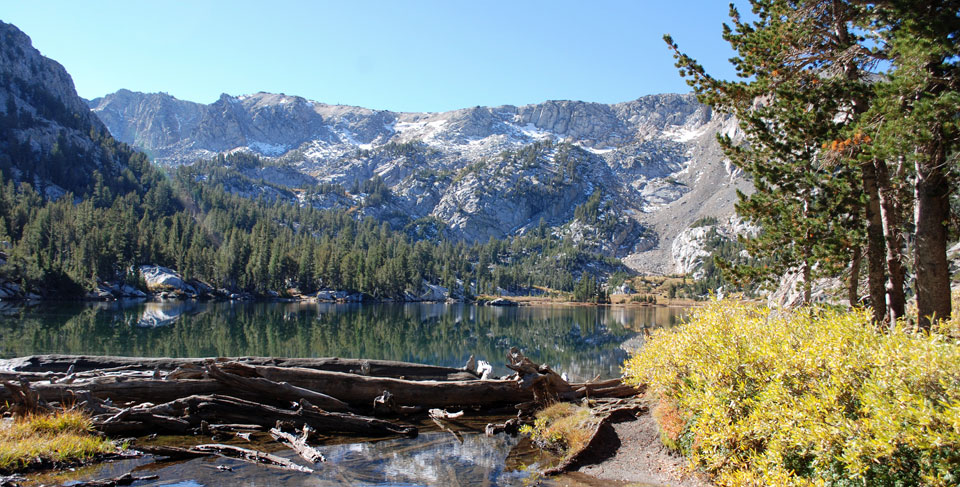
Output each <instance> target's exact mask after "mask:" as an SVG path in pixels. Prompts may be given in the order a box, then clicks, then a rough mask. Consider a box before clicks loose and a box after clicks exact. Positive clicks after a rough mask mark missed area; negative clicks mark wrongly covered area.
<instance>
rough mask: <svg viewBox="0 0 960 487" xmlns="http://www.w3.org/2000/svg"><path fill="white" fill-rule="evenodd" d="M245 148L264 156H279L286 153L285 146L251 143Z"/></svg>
mask: <svg viewBox="0 0 960 487" xmlns="http://www.w3.org/2000/svg"><path fill="white" fill-rule="evenodd" d="M247 147H248V148H250V150H252V151H256V152H259V153H261V154H263V155H265V156H279V155H281V154H283V153H284V152H287V146H285V145H282V144H270V143H267V142H251V143H249V144H247Z"/></svg>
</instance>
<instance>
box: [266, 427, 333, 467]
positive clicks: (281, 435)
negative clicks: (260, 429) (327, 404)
mask: <svg viewBox="0 0 960 487" xmlns="http://www.w3.org/2000/svg"><path fill="white" fill-rule="evenodd" d="M279 426H280V423H278V424H277V427H275V428H271V429H270V436H272V437H273V439H275V440H277V441H279V442H280V443H283V444H284V445H286V446H287V447H288V448H290V449H291V450H293V451H295V452H297V455H300V457H301V458H303V459H304V460H306V461H308V462H310V463H317V462H325V461H326V459H325V458H323V454H322V453H320V452H319V451H318V450H317V449H316V448H313V447H312V446H310V445H308V444H307V440H308V439H309V438H310V434H311V428H310V427H309V426H307V425H303V431H302V432H301V433H300V435H299V436H294V435H292V434H290V433H287V432H285V431H283V430H281V429H280V427H279Z"/></svg>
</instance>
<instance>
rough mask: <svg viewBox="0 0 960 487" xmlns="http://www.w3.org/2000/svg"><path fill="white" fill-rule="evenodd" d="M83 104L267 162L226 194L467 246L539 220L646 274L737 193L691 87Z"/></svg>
mask: <svg viewBox="0 0 960 487" xmlns="http://www.w3.org/2000/svg"><path fill="white" fill-rule="evenodd" d="M89 106H90V108H91V109H92V110H93V112H94V113H95V114H96V115H97V116H98V117H99V118H100V119H101V120H102V121H103V123H104V124H105V125H106V126H107V127H108V128H109V130H110V132H111V133H112V134H113V135H114V136H115V137H117V138H118V139H120V140H121V141H123V142H126V143H128V144H131V145H133V146H135V147H138V148H140V149H142V150H144V151H146V152H147V153H148V154H150V155H151V157H152V158H153V160H154V161H155V162H157V163H159V164H161V165H169V166H175V165H183V164H192V163H194V162H196V161H198V160H203V159H213V158H214V157H215V156H216V155H218V154H227V153H237V152H246V153H251V154H254V155H257V156H260V157H262V158H264V159H266V160H267V161H268V162H266V163H264V164H252V165H247V166H245V167H241V168H235V169H237V171H238V172H239V173H240V175H242V176H243V177H245V178H246V180H247V182H246V183H245V184H242V185H232V184H227V185H226V186H225V187H226V188H227V189H228V190H231V191H233V192H236V193H239V194H245V195H248V196H257V194H258V193H264V191H266V193H267V194H266V195H265V196H267V197H283V198H290V199H292V198H296V199H298V200H299V201H300V203H301V204H308V205H313V206H319V207H330V206H332V207H344V208H355V209H358V211H360V212H361V213H362V214H368V215H372V216H375V217H377V218H379V219H381V220H385V221H390V222H391V223H393V224H394V226H395V227H397V226H402V225H409V224H410V223H412V222H417V221H422V220H424V219H430V220H436V221H439V222H442V223H443V224H444V226H445V231H446V232H448V233H449V234H450V235H451V236H453V237H455V238H460V239H465V240H467V241H486V240H488V239H490V238H503V237H509V236H513V235H518V234H523V233H526V232H528V231H530V230H531V229H533V228H536V227H538V226H539V225H540V222H541V220H542V221H543V222H545V223H546V224H547V225H548V226H549V227H551V228H552V229H553V232H554V233H557V234H561V235H566V236H570V237H572V238H573V239H575V240H576V241H580V242H584V243H587V244H589V245H591V246H593V247H594V248H595V249H596V250H599V251H602V252H603V253H605V254H607V255H611V256H616V257H620V258H623V259H624V260H625V262H626V263H627V264H628V265H630V266H631V267H633V268H634V269H636V270H639V271H643V272H656V273H666V272H672V271H675V270H678V269H679V267H678V265H680V264H679V262H680V258H679V257H678V256H675V255H674V254H676V253H677V251H675V247H676V245H674V241H675V239H676V237H677V236H678V235H680V234H681V233H682V232H683V231H684V230H685V229H686V228H687V227H688V226H689V225H690V224H691V223H693V222H694V221H697V220H698V219H701V218H702V217H716V218H718V219H719V220H720V221H727V220H728V218H729V217H730V216H731V215H732V214H733V202H734V201H735V200H736V197H735V192H736V190H737V189H741V190H745V191H749V183H748V182H747V181H746V180H745V179H744V178H743V177H742V176H741V175H740V174H739V173H738V172H737V171H735V170H733V169H732V168H731V167H730V166H729V164H728V163H726V162H725V161H724V158H723V156H722V153H721V151H720V149H719V147H718V146H717V144H716V141H715V135H716V134H717V133H718V132H721V131H724V132H726V133H730V134H734V135H736V129H737V127H736V124H735V123H733V122H732V121H731V120H730V119H729V118H727V117H723V116H717V115H716V114H714V113H713V112H712V111H711V110H710V109H709V108H707V107H705V106H703V105H700V104H699V103H697V101H696V100H695V98H694V97H693V96H692V95H675V94H665V95H652V96H646V97H642V98H640V99H637V100H634V101H630V102H625V103H617V104H612V105H606V104H599V103H587V102H578V101H548V102H544V103H540V104H534V105H525V106H520V107H517V106H499V107H473V108H465V109H461V110H454V111H450V112H443V113H398V112H390V111H382V110H379V111H378V110H371V109H366V108H360V107H351V106H342V105H327V104H323V103H318V102H314V101H310V100H306V99H304V98H301V97H296V96H287V95H284V94H271V93H257V94H253V95H245V96H229V95H222V96H221V97H220V99H218V100H217V101H215V102H214V103H211V104H209V105H203V104H198V103H192V102H187V101H182V100H178V99H176V98H174V97H172V96H170V95H167V94H163V93H159V94H144V93H136V92H131V91H126V90H121V91H119V92H117V93H113V94H110V95H107V96H105V97H102V98H97V99H94V100H91V101H90V102H89ZM221 161H223V159H221ZM214 166H215V164H214V165H210V164H208V165H206V166H205V167H207V168H210V169H211V170H212V169H213V167H214ZM198 177H205V176H202V175H201V176H198ZM231 181H233V182H236V181H237V179H236V178H234V179H232V180H231ZM370 181H382V183H383V185H385V186H386V189H387V190H388V192H387V193H383V195H384V196H386V197H383V198H377V200H376V201H371V200H370V199H369V198H367V196H368V195H366V194H365V193H363V192H362V191H358V190H359V189H360V185H361V184H363V183H367V182H370ZM258 183H259V184H258ZM319 186H323V187H325V188H327V191H316V190H315V188H317V187H319ZM311 187H312V188H314V190H311V189H310V188H311ZM331 188H334V190H333V191H331V190H330V189H331ZM336 188H339V189H336ZM351 190H352V191H351ZM578 215H579V216H578ZM690 245H691V243H689V242H684V244H683V245H682V246H681V247H684V248H685V250H683V249H681V253H685V254H689V253H690V252H689V247H690ZM692 245H696V242H694V243H693V244H692Z"/></svg>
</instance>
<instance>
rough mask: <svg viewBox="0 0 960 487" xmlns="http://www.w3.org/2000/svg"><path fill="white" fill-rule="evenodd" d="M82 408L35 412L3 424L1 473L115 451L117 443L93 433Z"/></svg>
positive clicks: (88, 457) (0, 444) (0, 440)
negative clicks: (46, 412) (81, 411)
mask: <svg viewBox="0 0 960 487" xmlns="http://www.w3.org/2000/svg"><path fill="white" fill-rule="evenodd" d="M90 425H91V423H90V418H88V417H87V416H85V415H84V414H82V413H80V412H78V411H71V410H67V411H58V412H55V413H51V414H33V415H29V416H26V417H22V418H17V419H16V420H9V419H7V420H4V421H3V422H2V423H0V473H2V472H14V471H18V470H22V469H28V468H32V467H39V466H44V465H57V464H72V463H76V462H81V461H84V460H89V459H91V458H93V457H95V456H97V455H100V454H105V453H110V452H113V451H115V449H116V448H115V447H114V444H113V442H111V441H110V440H107V439H104V438H100V437H98V436H97V435H95V434H93V433H92V432H91V427H90Z"/></svg>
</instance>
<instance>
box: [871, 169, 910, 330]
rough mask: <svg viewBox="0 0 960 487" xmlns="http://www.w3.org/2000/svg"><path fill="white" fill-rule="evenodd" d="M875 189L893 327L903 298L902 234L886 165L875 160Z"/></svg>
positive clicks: (898, 316)
mask: <svg viewBox="0 0 960 487" xmlns="http://www.w3.org/2000/svg"><path fill="white" fill-rule="evenodd" d="M875 162H876V168H877V186H878V187H879V190H880V219H881V221H882V223H883V235H884V241H885V243H886V255H887V273H888V276H889V280H888V281H887V305H888V306H887V312H888V319H889V320H890V323H891V324H893V323H896V322H897V320H898V319H900V318H902V317H903V315H904V306H905V304H906V297H905V296H904V292H903V283H904V275H905V272H904V269H903V243H904V242H903V233H902V232H901V231H900V223H901V222H902V221H903V220H902V218H901V215H902V211H903V208H902V206H901V205H900V204H899V202H898V201H897V199H896V196H895V195H894V190H893V188H891V187H890V174H889V171H888V170H887V163H886V162H885V161H884V160H883V159H877V160H876V161H875Z"/></svg>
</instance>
